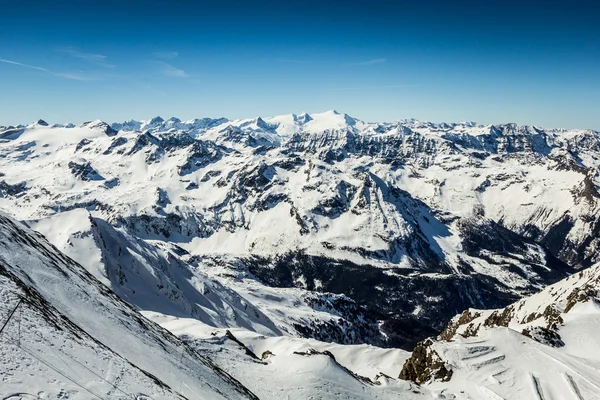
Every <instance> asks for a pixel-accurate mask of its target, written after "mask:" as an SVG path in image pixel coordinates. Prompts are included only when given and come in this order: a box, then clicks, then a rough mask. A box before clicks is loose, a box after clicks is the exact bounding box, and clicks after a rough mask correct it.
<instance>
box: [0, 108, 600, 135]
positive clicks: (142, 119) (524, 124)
mask: <svg viewBox="0 0 600 400" xmlns="http://www.w3.org/2000/svg"><path fill="white" fill-rule="evenodd" d="M331 111H335V112H337V113H339V114H340V115H347V116H349V117H352V118H353V119H356V120H358V121H361V122H364V123H367V124H377V123H381V124H390V123H395V122H402V121H411V120H412V121H416V122H423V123H432V124H442V123H447V124H467V123H471V124H475V125H476V126H489V125H506V124H516V125H519V126H531V127H538V128H542V129H545V130H560V129H564V130H592V131H600V130H598V129H594V128H581V127H569V126H566V127H565V126H544V125H540V124H527V123H519V122H516V121H504V122H480V121H473V120H462V121H432V120H427V119H420V118H412V117H407V118H404V117H400V118H396V119H391V120H382V121H378V120H368V119H365V118H361V117H360V116H356V115H354V114H350V113H346V112H344V111H340V110H339V109H329V110H324V111H316V112H305V111H302V112H291V113H290V112H288V113H283V114H273V115H254V116H247V117H241V118H231V117H228V116H227V115H214V116H213V115H203V116H195V117H189V118H184V117H178V116H176V115H166V114H164V115H161V114H158V115H154V116H151V117H142V118H126V119H123V120H109V119H103V118H92V119H86V120H77V121H60V122H57V121H53V120H51V119H47V118H35V119H34V120H33V121H26V122H18V123H13V124H7V123H3V121H0V126H5V127H7V126H19V125H20V126H28V125H32V124H35V123H36V122H38V121H44V122H46V123H47V124H48V125H63V126H65V125H69V124H73V125H75V126H78V125H82V124H85V123H89V122H93V121H102V122H105V123H107V124H109V125H110V124H121V123H126V122H129V121H136V122H148V121H151V120H152V119H154V118H157V117H160V118H161V119H162V120H163V121H168V120H169V119H171V118H176V119H178V120H180V121H181V122H186V121H192V120H195V119H197V120H200V119H204V118H209V119H213V120H216V119H220V118H224V119H226V120H227V121H229V122H235V121H244V120H253V119H256V118H262V119H269V118H274V117H279V116H284V115H296V116H298V115H302V114H304V113H306V114H308V115H313V114H324V113H327V112H331Z"/></svg>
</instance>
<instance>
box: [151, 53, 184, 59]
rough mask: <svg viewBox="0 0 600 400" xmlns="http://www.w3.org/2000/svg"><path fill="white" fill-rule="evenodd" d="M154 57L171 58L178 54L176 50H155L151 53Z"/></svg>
mask: <svg viewBox="0 0 600 400" xmlns="http://www.w3.org/2000/svg"><path fill="white" fill-rule="evenodd" d="M152 55H153V56H154V57H155V58H162V59H163V60H172V59H174V58H177V57H178V56H179V53H178V52H176V51H156V52H154V53H152Z"/></svg>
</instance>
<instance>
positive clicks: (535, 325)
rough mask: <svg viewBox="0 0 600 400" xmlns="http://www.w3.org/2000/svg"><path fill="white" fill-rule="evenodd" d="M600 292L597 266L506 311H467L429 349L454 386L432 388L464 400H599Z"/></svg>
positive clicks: (444, 384)
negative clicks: (439, 360) (446, 369)
mask: <svg viewBox="0 0 600 400" xmlns="http://www.w3.org/2000/svg"><path fill="white" fill-rule="evenodd" d="M599 293H600V265H595V266H592V267H590V268H588V269H586V270H584V271H581V272H580V273H577V274H575V275H572V276H570V277H568V278H566V279H564V280H562V281H560V282H557V283H556V284H554V285H551V286H548V287H547V288H545V289H544V290H542V291H540V292H539V293H536V294H534V295H532V296H530V297H526V298H523V299H521V300H519V301H518V302H516V303H514V304H511V305H510V306H508V307H506V308H503V309H499V310H474V309H471V310H467V311H465V312H464V313H462V314H461V315H458V316H456V317H455V318H454V319H453V320H452V321H450V323H449V324H448V326H447V328H446V329H445V330H444V331H443V332H442V334H441V335H440V336H439V337H438V339H437V341H434V342H431V345H430V346H429V347H428V350H427V351H428V352H435V353H436V354H437V355H438V356H439V357H440V358H441V360H443V362H444V364H445V365H446V367H447V368H448V369H451V370H452V376H451V379H450V381H449V382H440V381H430V382H429V383H428V384H427V385H426V386H425V387H426V388H427V389H429V390H432V391H434V392H435V391H439V392H445V393H450V392H452V393H461V396H462V398H490V399H498V398H502V399H519V398H528V399H554V398H556V399H558V398H560V399H597V398H600V395H599V393H600V374H599V371H600V342H599V341H598V339H597V332H598V329H600V318H599V317H600V296H599ZM450 398H451V397H450ZM457 398H461V397H460V396H459V397H457Z"/></svg>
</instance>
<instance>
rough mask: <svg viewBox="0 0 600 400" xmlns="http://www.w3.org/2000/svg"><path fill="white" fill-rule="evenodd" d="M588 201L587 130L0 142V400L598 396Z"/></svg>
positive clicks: (197, 127)
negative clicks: (65, 399)
mask: <svg viewBox="0 0 600 400" xmlns="http://www.w3.org/2000/svg"><path fill="white" fill-rule="evenodd" d="M599 186H600V133H599V132H596V131H592V130H557V129H554V130H548V129H542V128H539V127H533V126H520V125H516V124H505V125H477V124H475V123H470V122H469V123H451V124H447V123H441V124H435V123H427V122H420V121H416V120H402V121H398V122H393V123H367V122H363V121H360V120H358V119H356V118H353V117H350V116H349V115H346V114H342V113H338V112H336V111H328V112H325V113H314V114H307V113H303V114H299V115H295V114H290V115H281V116H276V117H270V118H255V119H244V120H227V119H225V118H216V119H211V118H203V119H194V120H189V121H182V120H179V119H177V118H170V119H167V120H164V119H162V118H160V117H156V118H153V119H151V120H147V121H134V120H130V121H126V122H123V123H113V124H109V123H105V122H103V121H92V122H87V123H84V124H81V125H77V126H76V125H73V124H69V125H49V124H48V123H46V122H44V121H42V120H40V121H37V122H35V123H33V124H30V125H19V126H9V127H0V210H1V211H2V214H0V299H1V301H0V327H1V326H2V325H3V324H4V323H5V322H7V323H6V326H5V328H4V330H3V331H2V332H1V333H0V358H1V359H2V360H1V362H0V399H2V400H8V399H11V400H17V399H46V398H49V399H53V398H71V399H88V398H89V399H92V398H101V399H113V398H123V399H125V398H134V399H150V398H151V399H168V398H178V399H182V398H187V399H200V398H207V399H213V398H260V399H286V398H289V399H309V398H314V399H319V398H323V399H327V398H347V399H359V398H361V399H362V398H364V399H373V398H380V399H387V398H402V399H412V398H415V399H421V398H423V399H424V398H445V399H552V398H556V399H570V398H572V399H595V398H600V394H599V393H600V343H597V340H596V339H595V336H594V332H595V331H597V330H598V329H599V328H600V326H599V325H600V312H599V311H600V308H599V304H600V303H598V297H599V293H598V291H599V290H600V278H599V272H598V271H600V252H599V251H598V250H599V249H598V247H599V243H600V193H599V192H598V187H599ZM17 221H19V222H17ZM20 300H21V302H20V304H19V306H18V307H16V306H17V304H18V303H19V301H20ZM15 307H16V309H15ZM465 310H466V311H465ZM12 311H14V313H12V314H11V312H12ZM428 337H429V339H428ZM411 352H412V353H411Z"/></svg>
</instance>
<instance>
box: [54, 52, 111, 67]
mask: <svg viewBox="0 0 600 400" xmlns="http://www.w3.org/2000/svg"><path fill="white" fill-rule="evenodd" d="M58 51H60V52H61V53H66V54H68V55H70V56H71V57H73V58H79V59H80V60H84V61H86V62H88V63H90V64H93V65H97V66H99V67H103V68H114V67H115V66H114V65H113V64H110V63H108V61H107V59H108V57H106V56H104V55H102V54H95V53H84V52H83V51H79V50H77V49H75V48H73V47H61V48H60V49H58Z"/></svg>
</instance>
